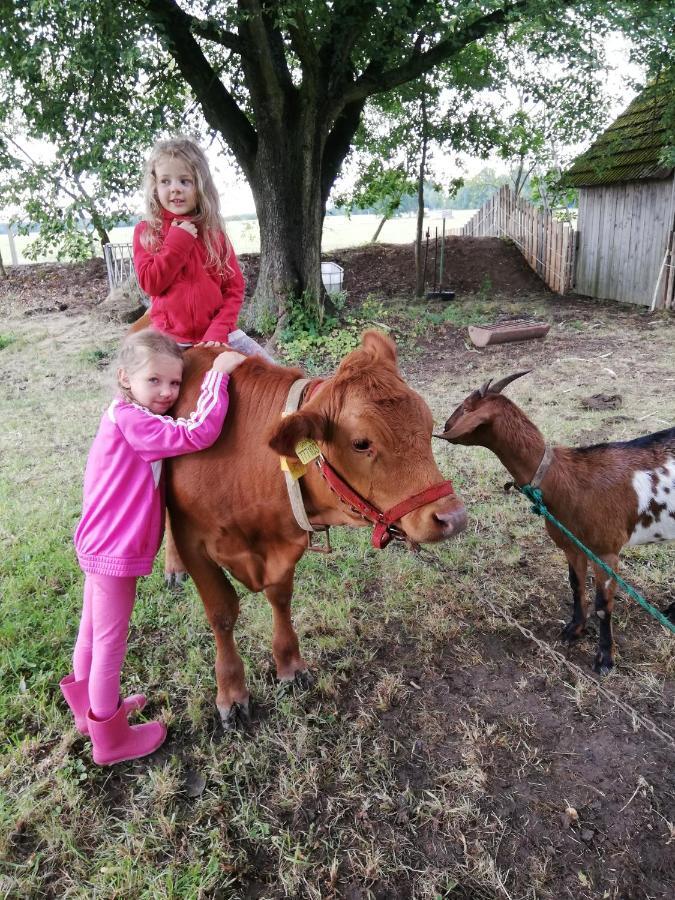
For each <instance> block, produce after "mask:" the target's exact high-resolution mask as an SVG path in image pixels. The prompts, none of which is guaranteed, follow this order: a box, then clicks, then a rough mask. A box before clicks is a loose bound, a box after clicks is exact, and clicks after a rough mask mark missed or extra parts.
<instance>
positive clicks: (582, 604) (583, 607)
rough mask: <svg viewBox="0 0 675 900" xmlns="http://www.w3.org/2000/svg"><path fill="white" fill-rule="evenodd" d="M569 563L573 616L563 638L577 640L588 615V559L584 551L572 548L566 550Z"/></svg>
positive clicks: (584, 626)
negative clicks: (572, 549)
mask: <svg viewBox="0 0 675 900" xmlns="http://www.w3.org/2000/svg"><path fill="white" fill-rule="evenodd" d="M565 555H566V556H567V562H568V564H569V579H570V587H571V589H572V600H573V603H574V606H573V609H572V618H571V620H570V621H569V622H568V623H567V625H565V627H564V628H563V630H562V635H561V637H562V639H563V640H565V641H569V642H570V643H572V641H577V640H578V639H579V638H580V637H581V635H582V634H583V633H584V630H585V628H586V619H587V617H588V595H587V593H586V571H587V568H588V561H587V559H586V556H585V555H584V554H583V553H575V552H573V551H571V550H568V551H566V552H565Z"/></svg>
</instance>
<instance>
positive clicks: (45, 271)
mask: <svg viewBox="0 0 675 900" xmlns="http://www.w3.org/2000/svg"><path fill="white" fill-rule="evenodd" d="M7 275H8V277H7V278H0V311H2V312H7V311H8V310H7V305H11V306H14V307H15V308H16V307H17V306H19V307H20V308H21V309H22V310H23V311H24V313H25V315H28V316H30V315H39V314H40V313H51V312H65V311H66V310H71V309H72V310H73V311H81V310H82V309H86V308H87V307H93V306H95V305H96V304H98V303H100V302H101V300H103V298H104V297H105V296H106V294H107V293H108V276H107V274H106V269H105V262H104V261H103V259H101V258H97V259H88V260H87V261H86V262H81V263H33V264H31V265H25V266H8V267H7Z"/></svg>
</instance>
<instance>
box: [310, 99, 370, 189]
mask: <svg viewBox="0 0 675 900" xmlns="http://www.w3.org/2000/svg"><path fill="white" fill-rule="evenodd" d="M365 103H366V98H365V97H363V98H362V99H360V100H355V101H353V102H352V103H348V104H346V105H345V106H344V108H343V109H342V112H341V113H340V115H339V116H338V117H337V118H336V120H335V124H334V125H333V128H332V129H331V132H330V134H329V135H328V137H327V138H326V144H325V147H324V151H323V160H322V165H321V196H322V199H323V202H324V203H325V202H326V201H327V200H328V195H329V194H330V189H331V187H332V186H333V182H334V181H335V179H336V178H337V175H338V172H339V171H340V166H341V165H342V163H343V162H344V158H345V156H346V155H347V154H348V153H349V148H350V147H351V145H352V140H353V138H354V135H355V134H356V129H357V128H358V127H359V123H360V122H361V114H362V113H363V107H364V106H365Z"/></svg>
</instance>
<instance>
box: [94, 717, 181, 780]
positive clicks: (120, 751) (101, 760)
mask: <svg viewBox="0 0 675 900" xmlns="http://www.w3.org/2000/svg"><path fill="white" fill-rule="evenodd" d="M87 725H88V726H89V737H90V738H91V744H92V748H93V752H92V756H93V757H94V762H95V763H96V764H97V765H99V766H112V765H113V764H114V763H118V762H124V760H126V759H138V758H139V757H141V756H147V755H148V754H149V753H154V752H155V750H156V749H157V748H158V747H160V746H161V745H162V744H163V743H164V739H165V738H166V728H165V726H164V725H162V723H161V722H146V723H144V724H143V725H130V724H129V723H128V722H127V717H126V714H125V712H124V707H123V706H120V707H119V709H118V710H117V712H116V713H115V714H114V715H113V716H111V717H110V718H109V719H105V721H102V722H100V721H99V720H98V719H95V718H94V716H93V714H92V712H91V710H89V712H88V713H87Z"/></svg>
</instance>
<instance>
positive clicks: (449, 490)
mask: <svg viewBox="0 0 675 900" xmlns="http://www.w3.org/2000/svg"><path fill="white" fill-rule="evenodd" d="M321 383H322V382H321V381H317V382H315V383H314V384H310V385H308V386H307V388H306V389H305V392H304V397H303V399H304V400H308V399H309V396H310V394H312V393H314V390H315V389H316V388H317V387H318V386H319V385H320V384H321ZM315 462H316V466H317V468H318V470H319V473H320V474H321V476H322V478H324V479H325V481H326V483H327V484H328V487H329V488H330V489H331V491H332V492H333V493H334V494H335V495H336V497H337V498H338V499H339V500H340V501H341V502H342V503H344V504H345V505H346V506H348V507H349V508H350V509H351V510H352V512H355V513H357V515H360V516H361V517H362V518H364V519H365V520H366V521H367V522H372V523H373V525H374V526H375V528H374V529H373V535H372V538H371V543H372V545H373V547H375V548H376V549H377V550H384V548H385V547H386V546H387V544H389V543H390V541H392V540H397V541H403V540H405V538H406V537H407V535H406V533H405V531H403V529H402V528H398V527H397V526H396V525H394V522H396V521H398V519H400V518H401V517H402V516H405V515H407V514H408V513H409V512H412V511H413V510H414V509H419V508H420V506H426V505H427V503H433V501H434V500H440V499H441V497H448V496H450V494H454V493H455V491H454V488H453V486H452V482H451V481H450V480H448V481H441V482H440V483H439V484H434V485H432V486H431V487H428V488H426V489H425V490H423V491H420V492H419V493H418V494H413V495H412V496H411V497H408V498H407V499H406V500H402V501H401V502H400V503H397V504H396V506H392V507H391V509H388V510H387V511H386V512H382V511H381V510H379V509H378V508H377V507H376V506H374V505H373V504H372V503H371V502H370V501H369V500H366V499H365V497H362V496H361V495H360V494H358V493H357V492H356V491H355V490H354V488H352V487H351V486H350V485H349V484H348V483H347V482H346V481H345V480H344V478H343V477H342V476H341V475H339V474H338V473H337V472H336V470H335V469H334V468H333V466H331V464H330V463H329V462H328V460H327V459H326V458H325V457H324V455H323V453H322V454H321V455H320V456H318V457H317V458H316V460H315Z"/></svg>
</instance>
